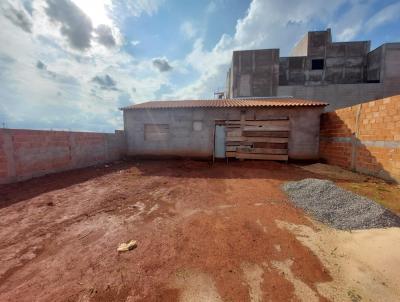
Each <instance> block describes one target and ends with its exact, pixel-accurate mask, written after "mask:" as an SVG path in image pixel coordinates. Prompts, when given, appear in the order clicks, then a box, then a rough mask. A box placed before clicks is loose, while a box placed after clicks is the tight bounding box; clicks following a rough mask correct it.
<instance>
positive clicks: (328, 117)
mask: <svg viewBox="0 0 400 302" xmlns="http://www.w3.org/2000/svg"><path fill="white" fill-rule="evenodd" d="M320 138H321V141H320V155H321V158H322V159H324V160H325V161H326V162H327V163H329V164H333V165H338V166H341V167H344V168H347V169H352V170H355V171H358V172H362V173H365V174H369V175H375V176H378V177H381V178H384V179H388V180H394V181H397V182H400V95H397V96H393V97H388V98H385V99H381V100H377V101H372V102H369V103H363V104H359V105H355V106H352V107H348V108H344V109H339V110H336V111H334V112H329V113H324V114H323V115H322V117H321V132H320Z"/></svg>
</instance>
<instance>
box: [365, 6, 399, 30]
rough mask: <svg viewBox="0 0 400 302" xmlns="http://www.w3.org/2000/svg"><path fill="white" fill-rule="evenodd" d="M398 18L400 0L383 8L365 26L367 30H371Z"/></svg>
mask: <svg viewBox="0 0 400 302" xmlns="http://www.w3.org/2000/svg"><path fill="white" fill-rule="evenodd" d="M396 19H397V20H399V19H400V2H396V3H393V4H390V5H388V6H386V7H385V8H383V9H381V10H380V11H379V12H377V13H376V14H374V15H373V16H372V17H371V18H370V19H369V20H368V22H367V23H366V25H365V27H366V29H367V31H371V30H373V29H375V28H376V27H378V26H382V25H384V24H387V23H389V22H391V21H394V20H396Z"/></svg>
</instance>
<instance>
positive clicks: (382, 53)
mask: <svg viewBox="0 0 400 302" xmlns="http://www.w3.org/2000/svg"><path fill="white" fill-rule="evenodd" d="M370 45H371V42H370V41H357V42H332V36H331V31H330V29H327V30H326V31H311V32H308V33H307V34H306V35H305V36H304V37H303V39H301V41H300V42H299V43H298V44H297V45H296V47H295V48H294V49H293V50H292V53H291V56H289V57H280V56H279V49H260V50H243V51H234V52H233V56H232V63H231V67H230V69H229V71H228V74H227V81H226V97H227V98H240V97H271V96H272V97H274V96H293V97H295V98H302V99H318V100H324V101H327V102H328V103H329V104H330V106H328V107H327V110H333V109H336V108H342V107H347V106H351V105H354V104H356V103H360V102H367V101H370V100H374V99H379V98H383V97H387V96H392V95H396V94H399V93H400V43H386V44H383V45H381V46H379V47H378V48H376V49H375V50H373V51H370Z"/></svg>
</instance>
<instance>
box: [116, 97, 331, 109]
mask: <svg viewBox="0 0 400 302" xmlns="http://www.w3.org/2000/svg"><path fill="white" fill-rule="evenodd" d="M326 105H328V103H326V102H321V101H314V100H302V99H294V98H240V99H239V98H238V99H210V100H182V101H152V102H146V103H141V104H134V105H130V106H127V107H123V108H121V110H136V109H170V108H221V107H222V108H228V107H298V106H302V107H303V106H326Z"/></svg>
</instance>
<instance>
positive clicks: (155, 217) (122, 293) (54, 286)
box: [0, 161, 400, 301]
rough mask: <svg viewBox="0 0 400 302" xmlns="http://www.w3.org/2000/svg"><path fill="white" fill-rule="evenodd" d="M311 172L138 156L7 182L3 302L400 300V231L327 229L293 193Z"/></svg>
mask: <svg viewBox="0 0 400 302" xmlns="http://www.w3.org/2000/svg"><path fill="white" fill-rule="evenodd" d="M307 177H314V178H326V176H323V175H321V174H314V173H313V172H310V171H306V170H304V169H301V168H299V167H296V166H294V165H286V164H280V163H275V162H232V163H230V164H229V165H226V164H225V163H216V164H215V165H214V166H210V164H208V163H206V162H195V161H133V162H121V163H117V164H112V165H111V166H102V167H100V168H99V167H97V168H88V169H83V170H76V171H71V172H65V173H60V174H56V175H49V176H46V177H42V178H38V179H34V180H30V181H27V182H23V183H20V184H13V185H7V186H2V187H0V239H1V240H0V261H1V264H0V301H398V300H400V270H399V267H400V229H398V228H391V229H375V230H363V231H353V232H345V231H338V230H334V229H331V228H329V227H327V226H325V225H322V224H320V223H318V222H315V221H314V220H313V219H311V218H309V217H308V216H306V215H305V214H304V212H303V211H302V210H300V209H297V208H295V207H294V206H293V205H292V203H291V202H290V201H289V200H288V199H287V197H286V195H285V194H284V193H283V192H282V190H281V188H280V186H281V184H282V183H283V182H285V181H289V180H300V179H303V178H307ZM385 189H386V190H390V188H389V189H388V188H387V187H385ZM394 190H397V188H395V189H394ZM131 239H134V240H137V242H138V246H137V248H136V249H134V250H131V251H128V252H125V253H118V252H117V250H116V249H117V247H118V245H119V244H120V243H122V242H126V241H129V240H131Z"/></svg>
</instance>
